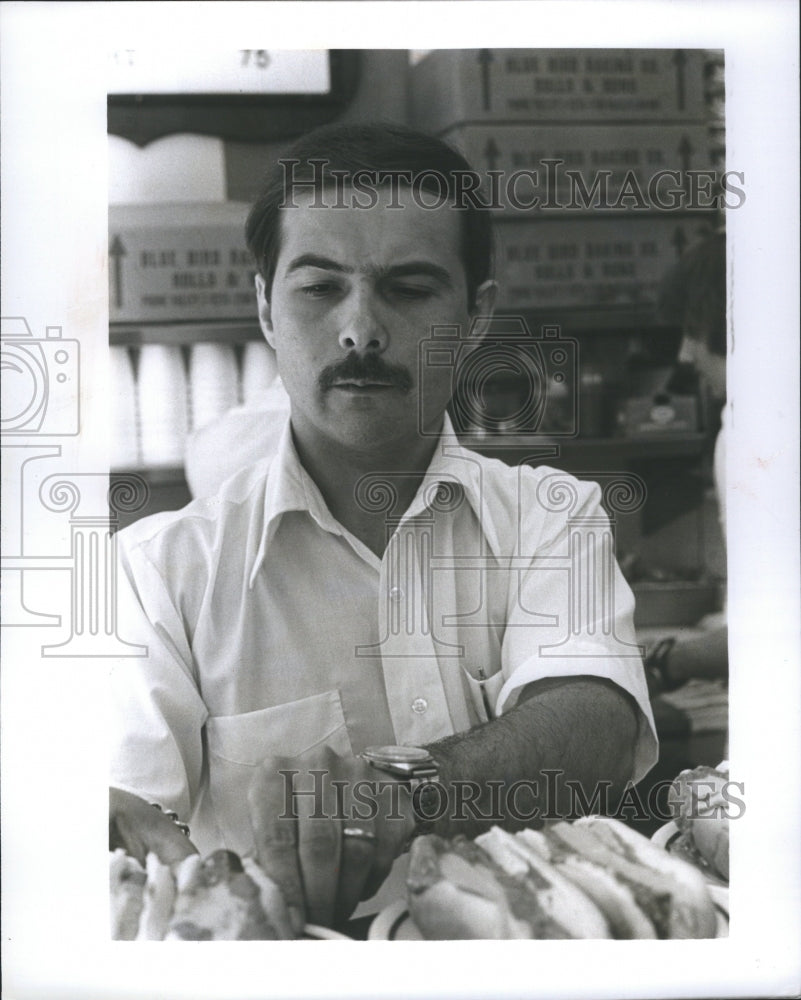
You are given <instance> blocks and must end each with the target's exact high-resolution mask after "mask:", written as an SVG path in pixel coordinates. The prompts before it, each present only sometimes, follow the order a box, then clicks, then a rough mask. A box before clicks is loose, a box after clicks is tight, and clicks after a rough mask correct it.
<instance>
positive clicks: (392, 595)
mask: <svg viewBox="0 0 801 1000" xmlns="http://www.w3.org/2000/svg"><path fill="white" fill-rule="evenodd" d="M389 599H390V601H393V602H394V603H395V604H397V603H398V601H402V600H403V587H393V588H392V590H390V592H389Z"/></svg>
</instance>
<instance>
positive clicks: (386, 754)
mask: <svg viewBox="0 0 801 1000" xmlns="http://www.w3.org/2000/svg"><path fill="white" fill-rule="evenodd" d="M361 756H362V757H364V759H365V760H367V761H368V762H369V763H370V764H371V765H372V766H373V767H374V768H376V770H378V771H383V772H384V773H385V774H391V775H392V776H393V777H395V778H397V779H398V780H399V781H402V782H403V783H404V784H406V785H407V787H408V788H409V789H410V791H411V794H412V808H413V810H414V820H415V828H414V831H413V832H412V834H411V836H410V838H409V843H410V842H411V841H412V840H413V839H414V838H415V837H419V836H420V835H421V834H424V833H430V832H431V831H432V829H433V827H434V823H435V821H436V820H435V819H434V818H432V817H431V815H429V814H431V813H432V812H433V809H432V803H434V799H436V803H435V805H436V808H437V809H439V807H440V805H441V801H442V798H441V797H442V791H441V788H442V786H441V782H440V780H439V766H438V764H437V762H436V761H435V760H434V758H433V757H432V756H431V754H430V753H429V752H428V750H426V749H424V748H423V747H406V746H382V747H367V748H366V749H365V750H364V751H363V753H362V755H361ZM427 789H430V791H428V790H427ZM439 816H441V812H438V816H437V818H439ZM406 847H407V848H408V843H407V845H406Z"/></svg>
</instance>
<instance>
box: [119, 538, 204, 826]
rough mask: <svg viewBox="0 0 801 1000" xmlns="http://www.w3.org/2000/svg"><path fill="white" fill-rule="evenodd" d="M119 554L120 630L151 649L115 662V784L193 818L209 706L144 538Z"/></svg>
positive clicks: (173, 607) (127, 636)
mask: <svg viewBox="0 0 801 1000" xmlns="http://www.w3.org/2000/svg"><path fill="white" fill-rule="evenodd" d="M119 554H120V558H119V573H118V604H117V607H118V620H119V623H120V629H121V633H122V634H123V635H124V637H125V639H126V641H128V642H133V643H136V644H139V645H142V646H145V647H146V649H147V652H146V654H145V655H143V656H136V657H134V656H132V657H125V658H123V657H118V658H117V659H116V660H115V662H114V663H113V665H112V668H111V736H112V754H111V773H110V784H111V785H112V786H113V787H117V788H122V789H124V790H125V791H129V792H133V793H134V794H136V795H139V796H141V797H142V798H144V799H147V800H148V801H151V802H158V803H159V804H160V805H161V806H163V807H164V808H165V809H172V810H174V811H175V812H176V813H177V814H178V816H179V817H180V818H181V819H182V820H184V821H188V820H189V818H190V817H191V814H192V811H193V809H194V806H195V803H196V801H197V796H198V792H199V788H200V781H201V774H202V762H203V755H202V736H201V732H202V727H203V725H204V723H205V721H206V718H207V716H208V712H207V710H206V707H205V705H204V702H203V699H202V698H201V696H200V692H199V690H198V686H197V683H196V680H195V676H194V670H193V660H192V652H191V647H190V644H189V640H188V637H187V634H186V629H185V626H184V624H183V622H182V619H181V616H180V615H179V613H178V611H177V610H176V607H175V605H174V603H173V600H172V598H171V596H170V594H169V592H168V589H167V587H166V585H165V582H164V579H163V578H162V576H161V574H160V573H159V571H158V569H157V567H156V566H155V565H154V564H153V563H152V562H151V561H150V560H149V559H148V558H147V555H146V554H145V552H144V551H143V549H142V548H141V547H140V546H139V545H133V546H130V547H129V546H126V545H125V544H124V542H123V544H122V545H120V547H119Z"/></svg>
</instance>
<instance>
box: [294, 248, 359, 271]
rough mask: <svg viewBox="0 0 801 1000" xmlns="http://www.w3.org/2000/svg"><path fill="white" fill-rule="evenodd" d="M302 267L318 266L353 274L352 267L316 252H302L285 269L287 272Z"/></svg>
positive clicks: (325, 269) (323, 269)
mask: <svg viewBox="0 0 801 1000" xmlns="http://www.w3.org/2000/svg"><path fill="white" fill-rule="evenodd" d="M303 267H319V268H320V270H322V271H339V272H340V273H341V274H353V268H352V267H346V266H345V265H344V264H340V263H339V262H338V261H335V260H331V258H330V257H322V256H320V254H316V253H302V254H301V255H300V256H299V257H295V259H294V260H293V261H292V262H291V263H290V265H289V267H288V268H287V269H286V273H287V274H291V273H292V272H293V271H299V270H300V269H301V268H303Z"/></svg>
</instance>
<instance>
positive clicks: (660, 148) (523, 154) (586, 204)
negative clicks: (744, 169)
mask: <svg viewBox="0 0 801 1000" xmlns="http://www.w3.org/2000/svg"><path fill="white" fill-rule="evenodd" d="M443 138H444V139H445V140H446V141H447V142H449V143H450V144H451V145H452V146H455V147H456V148H457V149H459V150H460V151H461V152H462V153H464V155H465V157H466V158H467V160H468V162H469V163H470V165H471V166H472V167H473V168H474V169H475V170H476V171H477V172H478V173H479V175H480V177H481V181H482V188H481V194H482V195H483V197H484V199H485V200H486V202H487V203H488V204H489V205H490V206H491V207H492V208H493V209H494V210H496V211H504V212H510V211H513V212H522V213H523V214H532V213H536V214H540V213H542V212H546V213H547V212H549V211H551V212H553V211H554V210H558V211H566V212H570V213H575V212H577V211H578V212H588V211H601V212H602V211H609V210H615V209H617V210H620V209H623V210H630V209H633V210H638V211H648V210H651V211H677V210H682V209H683V210H691V211H698V210H709V209H710V208H715V207H720V205H721V203H722V201H723V198H724V196H726V195H727V194H728V198H729V200H730V201H731V202H732V203H733V199H734V198H735V197H736V195H735V194H733V193H728V192H726V191H722V190H721V188H720V181H721V172H719V171H718V170H716V169H714V168H713V159H712V153H711V141H712V137H711V134H710V132H709V130H708V129H707V128H706V126H704V125H693V124H687V125H662V126H653V125H573V126H570V127H569V128H566V127H564V126H558V125H537V124H531V123H528V124H520V125H511V124H499V125H494V124H486V125H464V126H459V127H458V128H454V129H451V130H449V131H448V132H446V133H445V135H444V136H443Z"/></svg>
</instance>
